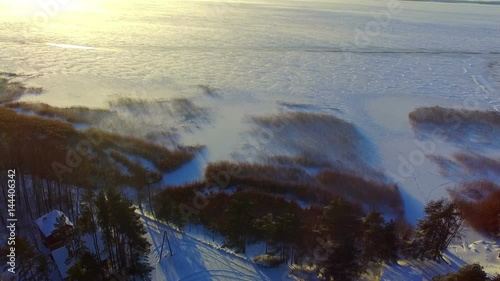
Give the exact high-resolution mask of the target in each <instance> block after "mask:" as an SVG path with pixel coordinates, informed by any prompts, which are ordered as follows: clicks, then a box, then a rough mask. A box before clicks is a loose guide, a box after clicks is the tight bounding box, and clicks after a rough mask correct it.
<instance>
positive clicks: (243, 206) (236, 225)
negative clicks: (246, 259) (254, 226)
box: [224, 199, 253, 253]
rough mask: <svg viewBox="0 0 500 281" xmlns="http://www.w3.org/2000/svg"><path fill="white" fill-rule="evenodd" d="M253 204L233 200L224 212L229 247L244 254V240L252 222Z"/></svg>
mask: <svg viewBox="0 0 500 281" xmlns="http://www.w3.org/2000/svg"><path fill="white" fill-rule="evenodd" d="M252 209H253V203H252V202H250V201H246V200H239V199H233V200H231V202H229V207H228V208H227V209H226V210H225V211H224V212H225V214H226V215H227V226H226V228H227V233H228V234H227V238H228V242H229V245H231V246H235V247H236V248H237V249H238V251H240V252H242V253H245V250H246V239H247V236H248V235H249V233H250V227H251V223H252V220H253V214H252Z"/></svg>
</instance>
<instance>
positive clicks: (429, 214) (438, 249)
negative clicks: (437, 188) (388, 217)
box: [414, 199, 463, 262]
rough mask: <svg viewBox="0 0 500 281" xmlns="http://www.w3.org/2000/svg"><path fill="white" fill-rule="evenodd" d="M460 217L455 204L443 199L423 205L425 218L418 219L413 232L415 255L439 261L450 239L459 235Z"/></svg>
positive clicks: (461, 221) (460, 227)
mask: <svg viewBox="0 0 500 281" xmlns="http://www.w3.org/2000/svg"><path fill="white" fill-rule="evenodd" d="M462 223H463V220H462V217H461V215H460V212H459V211H458V208H457V207H456V205H455V204H454V203H452V202H449V201H447V200H445V199H441V200H438V201H431V202H429V203H428V204H427V206H426V207H425V218H423V219H420V220H418V223H417V229H416V233H415V236H416V238H415V243H414V246H415V247H414V252H415V256H416V257H418V258H420V259H423V258H425V257H429V258H431V259H434V260H436V261H438V262H439V261H440V259H441V258H442V254H443V251H444V250H445V249H446V248H447V247H448V245H449V244H450V243H451V241H452V240H453V239H454V238H455V237H458V236H460V231H461V229H462Z"/></svg>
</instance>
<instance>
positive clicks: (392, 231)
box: [362, 212, 398, 263]
mask: <svg viewBox="0 0 500 281" xmlns="http://www.w3.org/2000/svg"><path fill="white" fill-rule="evenodd" d="M362 228H363V235H362V240H363V248H364V250H363V258H364V259H365V260H366V261H369V262H376V263H382V262H385V261H388V262H393V261H395V260H396V259H397V253H398V238H397V235H396V223H395V222H394V221H392V220H391V221H389V222H385V220H384V218H383V217H382V214H380V213H378V212H371V213H369V214H368V215H367V216H366V217H364V218H363V227H362Z"/></svg>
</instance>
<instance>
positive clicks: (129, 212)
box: [96, 188, 152, 279]
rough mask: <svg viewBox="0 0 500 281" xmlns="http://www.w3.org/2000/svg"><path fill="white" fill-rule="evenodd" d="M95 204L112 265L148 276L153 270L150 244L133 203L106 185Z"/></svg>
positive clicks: (131, 273) (135, 274) (135, 273)
mask: <svg viewBox="0 0 500 281" xmlns="http://www.w3.org/2000/svg"><path fill="white" fill-rule="evenodd" d="M96 207H97V218H98V220H97V221H98V225H99V227H100V229H101V230H102V232H103V237H104V242H105V245H106V248H107V251H108V253H109V257H110V262H111V265H112V268H113V269H117V270H118V271H119V272H123V271H125V270H126V272H127V273H128V274H130V275H131V276H137V275H139V276H141V277H142V278H144V279H149V277H150V276H149V274H150V272H151V270H152V269H151V267H150V266H149V265H148V262H147V254H148V252H149V248H150V246H151V245H150V244H149V242H148V241H147V240H146V238H145V237H144V235H145V234H146V230H145V228H144V225H143V224H142V222H141V220H140V217H139V215H137V214H136V213H135V208H134V207H133V206H132V202H131V201H130V200H128V199H126V198H124V197H123V196H122V195H120V194H119V193H118V191H116V189H114V188H109V189H108V190H107V191H106V192H101V193H100V194H99V195H98V196H97V200H96Z"/></svg>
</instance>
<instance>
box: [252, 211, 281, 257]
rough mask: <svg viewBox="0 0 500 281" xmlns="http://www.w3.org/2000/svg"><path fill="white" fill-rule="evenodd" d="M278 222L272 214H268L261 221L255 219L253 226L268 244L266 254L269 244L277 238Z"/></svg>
mask: <svg viewBox="0 0 500 281" xmlns="http://www.w3.org/2000/svg"><path fill="white" fill-rule="evenodd" d="M276 224H277V223H276V220H275V218H274V216H273V214H272V213H267V214H266V215H265V216H264V217H262V218H260V219H254V221H253V225H254V228H255V229H257V231H258V232H259V234H260V236H261V237H262V238H263V239H264V241H265V242H266V254H267V250H268V246H269V244H270V243H271V242H272V241H273V240H274V239H275V237H276Z"/></svg>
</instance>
